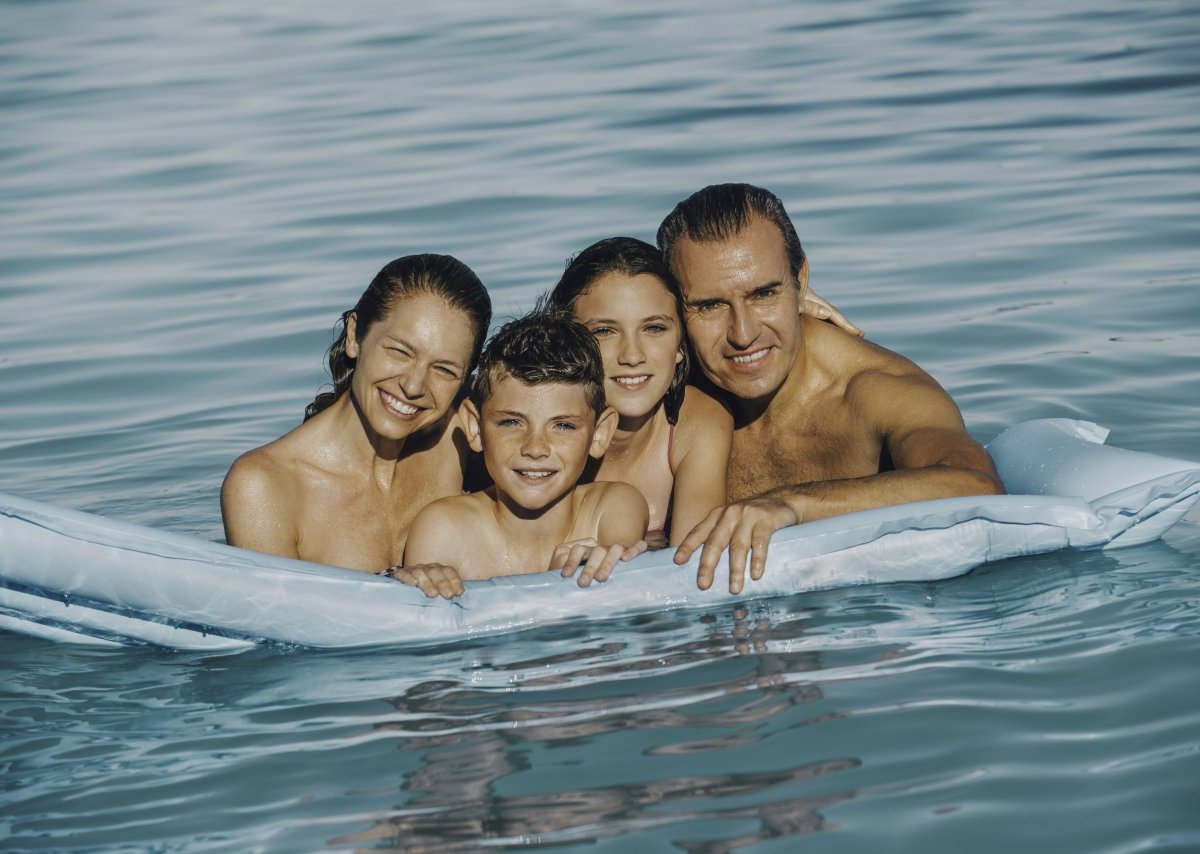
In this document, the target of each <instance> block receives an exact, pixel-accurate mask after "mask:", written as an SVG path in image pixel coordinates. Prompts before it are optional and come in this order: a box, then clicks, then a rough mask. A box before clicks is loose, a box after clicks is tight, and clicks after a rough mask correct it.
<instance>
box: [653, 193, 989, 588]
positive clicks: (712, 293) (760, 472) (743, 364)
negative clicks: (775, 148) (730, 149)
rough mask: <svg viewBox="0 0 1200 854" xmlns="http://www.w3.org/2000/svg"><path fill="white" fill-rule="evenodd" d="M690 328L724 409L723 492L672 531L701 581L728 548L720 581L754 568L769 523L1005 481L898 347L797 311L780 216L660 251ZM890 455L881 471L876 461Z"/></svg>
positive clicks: (798, 286)
mask: <svg viewBox="0 0 1200 854" xmlns="http://www.w3.org/2000/svg"><path fill="white" fill-rule="evenodd" d="M671 262H672V269H673V270H674V271H675V273H676V276H677V277H678V279H679V282H680V285H681V287H682V289H683V294H684V300H685V306H686V314H687V316H686V322H687V331H688V336H689V338H690V340H691V344H692V350H693V353H694V355H695V358H696V361H697V362H698V363H699V365H700V367H701V370H702V371H703V372H704V374H705V375H706V376H707V377H708V378H709V379H710V380H712V382H713V383H714V384H715V385H716V386H717V387H718V388H720V389H721V390H723V391H724V392H725V393H726V395H727V398H726V399H727V402H728V403H729V405H730V406H731V408H732V410H733V413H734V428H735V429H734V436H733V450H732V453H731V456H730V463H729V479H728V487H729V490H728V491H729V498H730V500H731V501H732V502H733V503H731V504H729V505H726V506H725V507H722V508H718V509H717V510H714V511H713V512H712V513H710V514H709V515H708V516H707V517H706V518H705V519H704V520H703V522H701V523H700V524H699V525H697V526H696V527H695V528H694V529H693V530H692V531H691V532H690V533H688V535H687V536H686V537H685V538H684V539H683V541H682V543H681V545H680V548H679V549H678V551H677V552H676V556H675V560H676V562H677V563H683V562H686V561H687V560H688V559H689V558H690V557H691V555H692V553H693V552H694V551H695V550H696V549H698V548H702V549H703V551H702V554H701V560H700V569H699V584H700V586H701V587H702V588H707V587H708V586H709V585H711V584H712V581H713V578H714V574H715V571H716V566H717V562H718V559H719V558H720V555H721V553H722V552H723V551H724V550H725V549H726V548H728V550H729V561H728V563H729V570H730V577H729V586H730V590H732V591H734V592H738V591H740V590H741V589H742V585H743V584H744V581H745V571H746V568H747V560H749V569H750V577H751V578H753V579H758V578H761V577H762V574H763V571H764V569H765V565H766V555H767V547H768V543H769V541H770V537H771V534H772V533H774V531H776V530H778V529H780V528H782V527H786V526H788V525H794V524H797V523H799V522H802V521H810V520H814V519H821V518H824V517H827V516H833V515H838V514H841V513H849V512H853V511H856V510H865V509H869V508H872V507H882V506H888V505H892V504H900V503H905V502H909V501H919V500H924V499H929V498H943V497H951V496H958V495H980V494H994V493H998V492H1002V491H1003V487H1002V486H1001V485H1000V481H999V478H998V476H997V475H996V471H995V468H994V466H993V465H992V462H991V459H990V458H989V457H988V455H987V452H986V451H985V450H983V448H982V447H981V446H980V445H979V444H978V443H977V442H975V441H974V440H973V439H971V437H970V436H969V435H968V434H967V433H966V428H965V425H964V424H963V421H962V416H961V414H960V413H959V411H958V407H957V406H955V404H954V401H953V400H951V399H950V397H949V395H947V394H946V393H945V391H943V390H942V388H941V387H940V386H938V384H937V383H936V382H935V381H934V380H933V379H932V378H931V377H930V376H929V375H928V374H926V373H925V372H924V371H922V370H921V369H920V368H919V367H917V366H916V365H914V364H913V363H912V362H910V361H909V360H907V359H905V358H904V357H903V356H900V355H898V354H896V353H892V352H891V351H889V350H886V349H884V348H882V347H879V346H877V345H875V344H872V343H870V342H868V341H864V340H862V339H860V338H857V337H855V336H853V335H849V334H846V333H845V332H844V331H842V330H840V329H838V328H837V327H835V326H832V325H830V324H825V323H821V322H819V321H817V320H814V319H813V318H811V317H802V316H800V315H799V314H798V312H797V306H798V305H799V301H800V300H801V299H802V298H803V295H804V293H805V291H806V290H807V284H808V282H807V279H808V271H807V267H804V268H802V269H801V270H800V271H798V273H797V274H796V275H793V273H792V271H791V267H790V264H789V260H788V256H787V251H786V245H785V243H784V240H783V236H782V234H781V233H780V231H779V229H778V227H776V226H775V225H774V224H773V223H771V222H769V221H767V220H765V219H763V218H760V217H752V218H751V219H750V221H749V223H748V224H747V225H746V227H745V228H743V229H742V230H741V231H739V232H737V233H736V234H733V235H731V236H730V237H729V238H727V239H725V240H719V241H712V242H707V243H701V242H697V241H694V240H690V239H682V240H680V241H679V242H678V243H677V245H676V246H675V249H674V252H673V257H672V259H671ZM885 459H888V460H890V462H891V467H890V469H889V470H885V471H881V462H882V461H883V460H885Z"/></svg>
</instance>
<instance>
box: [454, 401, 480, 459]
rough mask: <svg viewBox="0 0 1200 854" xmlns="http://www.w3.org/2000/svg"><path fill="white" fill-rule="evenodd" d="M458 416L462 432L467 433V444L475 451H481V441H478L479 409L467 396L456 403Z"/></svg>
mask: <svg viewBox="0 0 1200 854" xmlns="http://www.w3.org/2000/svg"><path fill="white" fill-rule="evenodd" d="M458 417H459V418H461V419H462V423H463V432H464V433H466V434H467V444H468V445H470V446H471V450H472V451H474V452H475V453H477V454H478V453H480V452H482V451H483V442H481V441H479V410H478V409H476V408H475V404H474V403H472V402H471V400H470V399H469V398H468V399H467V400H464V401H463V402H462V403H460V404H459V405H458Z"/></svg>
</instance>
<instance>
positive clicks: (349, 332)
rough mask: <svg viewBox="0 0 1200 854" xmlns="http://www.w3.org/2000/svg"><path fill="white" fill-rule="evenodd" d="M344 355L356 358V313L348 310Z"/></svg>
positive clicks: (357, 349) (357, 348)
mask: <svg viewBox="0 0 1200 854" xmlns="http://www.w3.org/2000/svg"><path fill="white" fill-rule="evenodd" d="M345 336H346V355H347V356H349V357H350V358H351V359H357V358H358V351H359V347H358V315H357V314H355V313H354V312H350V313H349V314H347V315H346V329H345Z"/></svg>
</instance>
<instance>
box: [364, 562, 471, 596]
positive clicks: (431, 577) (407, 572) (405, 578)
mask: <svg viewBox="0 0 1200 854" xmlns="http://www.w3.org/2000/svg"><path fill="white" fill-rule="evenodd" d="M379 574H380V575H386V576H387V577H388V578H394V579H396V580H397V581H399V582H401V583H402V584H408V585H410V586H412V587H416V588H418V589H419V590H420V591H421V592H422V593H424V594H425V595H426V596H428V597H429V598H430V599H432V598H434V597H435V596H441V597H442V598H443V599H453V598H454V597H455V596H461V595H462V594H463V583H462V579H461V578H460V577H459V575H458V570H457V569H455V568H454V567H452V566H446V565H444V564H440V563H419V564H414V565H413V566H389V567H388V568H387V569H385V570H382V571H381V572H380V573H379Z"/></svg>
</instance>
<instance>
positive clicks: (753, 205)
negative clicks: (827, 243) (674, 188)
mask: <svg viewBox="0 0 1200 854" xmlns="http://www.w3.org/2000/svg"><path fill="white" fill-rule="evenodd" d="M754 216H760V217H762V218H763V219H766V220H768V221H769V222H771V223H773V224H774V225H775V227H776V228H778V229H779V233H780V234H781V235H782V236H783V244H784V246H785V248H786V249H787V254H788V260H789V261H790V262H791V267H792V277H793V278H795V279H797V280H799V277H800V270H801V269H802V268H803V267H804V263H805V257H804V249H803V247H801V246H800V238H799V236H798V235H797V234H796V227H795V226H794V225H792V220H791V217H789V216H788V214H787V211H786V210H784V207H783V202H781V201H780V200H779V197H778V196H776V195H775V194H774V193H772V192H771V191H770V190H764V189H763V188H762V187H755V186H754V185H752V184H712V185H710V186H708V187H705V188H704V189H703V190H697V191H696V192H695V193H692V195H690V196H688V197H687V198H686V199H684V200H683V201H682V202H680V203H679V204H677V205H676V206H675V210H673V211H671V212H670V213H669V214H667V218H666V219H664V220H663V221H662V225H660V226H659V227H658V248H659V249H660V250H661V251H662V254H663V258H664V259H665V260H666V262H667V264H668V265H669V266H670V267H671V270H672V272H675V271H676V270H675V260H674V257H673V253H674V251H675V244H676V243H678V242H679V241H680V240H683V239H685V238H686V239H688V240H694V241H696V242H697V243H715V242H718V241H721V240H728V239H729V238H731V237H733V236H734V235H735V234H737V233H738V232H739V231H741V230H742V229H743V228H745V227H746V226H747V225H748V224H749V223H750V219H751V218H752V217H754Z"/></svg>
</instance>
